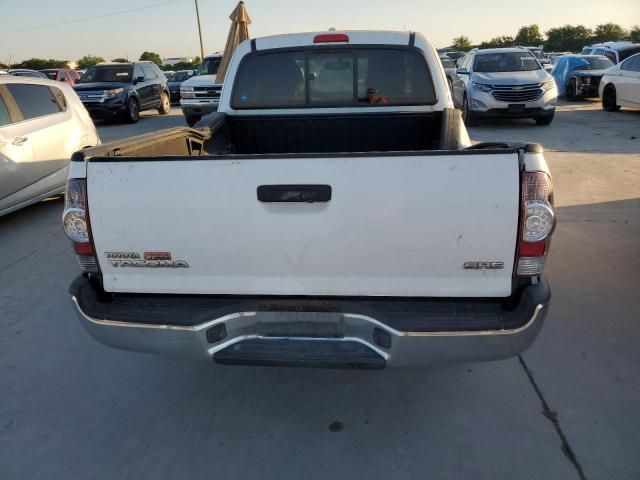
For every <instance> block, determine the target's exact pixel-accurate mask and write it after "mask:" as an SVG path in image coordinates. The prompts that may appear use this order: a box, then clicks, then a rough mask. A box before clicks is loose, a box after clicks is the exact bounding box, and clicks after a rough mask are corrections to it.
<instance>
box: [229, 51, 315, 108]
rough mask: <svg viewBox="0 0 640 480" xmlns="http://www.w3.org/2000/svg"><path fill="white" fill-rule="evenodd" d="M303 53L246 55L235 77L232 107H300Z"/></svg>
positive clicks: (301, 102) (303, 68)
mask: <svg viewBox="0 0 640 480" xmlns="http://www.w3.org/2000/svg"><path fill="white" fill-rule="evenodd" d="M304 76H305V55H304V52H281V53H269V54H260V55H254V56H251V57H245V59H244V60H243V61H242V64H241V65H240V70H239V71H238V74H237V76H236V79H237V80H236V84H235V87H234V89H233V99H232V105H233V107H234V108H269V107H280V108H283V107H291V108H293V107H303V106H304V105H305V95H304Z"/></svg>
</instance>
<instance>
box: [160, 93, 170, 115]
mask: <svg viewBox="0 0 640 480" xmlns="http://www.w3.org/2000/svg"><path fill="white" fill-rule="evenodd" d="M170 111H171V99H170V98H169V94H168V93H167V92H163V93H162V98H161V99H160V108H159V109H158V113H159V114H160V115H166V114H167V113H169V112H170Z"/></svg>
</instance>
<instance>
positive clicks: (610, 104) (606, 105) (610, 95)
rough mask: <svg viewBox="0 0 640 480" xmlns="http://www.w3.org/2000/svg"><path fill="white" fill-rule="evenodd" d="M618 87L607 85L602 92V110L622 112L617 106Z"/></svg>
mask: <svg viewBox="0 0 640 480" xmlns="http://www.w3.org/2000/svg"><path fill="white" fill-rule="evenodd" d="M617 101H618V100H617V98H616V87H614V86H613V85H607V86H606V87H604V91H603V92H602V109H603V110H606V111H607V112H615V111H616V110H620V107H619V106H618V105H616V102H617Z"/></svg>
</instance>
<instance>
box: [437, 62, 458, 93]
mask: <svg viewBox="0 0 640 480" xmlns="http://www.w3.org/2000/svg"><path fill="white" fill-rule="evenodd" d="M440 63H442V68H444V73H445V75H446V76H447V81H448V82H449V88H450V89H451V88H452V85H453V78H454V77H455V76H456V65H455V63H453V60H451V59H450V58H449V57H447V56H446V55H440Z"/></svg>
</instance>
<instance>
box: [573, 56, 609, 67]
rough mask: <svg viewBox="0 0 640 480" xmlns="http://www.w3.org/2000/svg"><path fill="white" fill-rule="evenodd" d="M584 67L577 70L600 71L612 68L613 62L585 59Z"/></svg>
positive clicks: (606, 59)
mask: <svg viewBox="0 0 640 480" xmlns="http://www.w3.org/2000/svg"><path fill="white" fill-rule="evenodd" d="M585 60H586V61H587V64H586V65H582V66H580V67H578V69H579V70H602V69H605V68H609V67H613V62H612V61H611V60H609V59H608V58H604V57H602V58H600V57H598V58H585Z"/></svg>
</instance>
